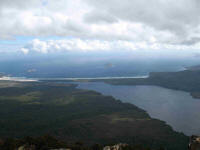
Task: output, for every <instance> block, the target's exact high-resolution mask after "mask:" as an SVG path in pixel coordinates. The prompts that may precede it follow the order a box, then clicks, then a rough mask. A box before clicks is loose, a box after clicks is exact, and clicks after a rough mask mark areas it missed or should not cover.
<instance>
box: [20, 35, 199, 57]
mask: <svg viewBox="0 0 200 150" xmlns="http://www.w3.org/2000/svg"><path fill="white" fill-rule="evenodd" d="M199 48H200V43H198V44H195V45H193V46H187V45H173V44H159V43H155V39H154V38H153V37H152V39H150V41H149V42H145V41H144V42H141V41H138V42H133V41H124V40H114V41H106V40H105V41H102V40H88V39H86V40H82V39H78V38H73V39H62V40H46V41H44V40H39V39H34V40H32V41H31V42H30V43H28V44H27V45H25V46H24V47H23V48H21V51H22V52H23V53H24V54H28V53H36V52H37V53H43V54H45V53H56V52H90V51H112V52H117V51H121V50H124V51H134V50H149V51H152V50H163V51H164V50H172V49H173V50H197V49H199Z"/></svg>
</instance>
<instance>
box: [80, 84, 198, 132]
mask: <svg viewBox="0 0 200 150" xmlns="http://www.w3.org/2000/svg"><path fill="white" fill-rule="evenodd" d="M78 88H81V89H89V90H95V91H97V92H100V93H102V94H104V95H111V96H113V97H115V98H116V99H120V100H121V101H123V102H129V103H132V104H135V105H136V106H138V107H140V108H142V109H144V110H146V111H147V112H148V113H149V115H150V116H151V117H153V118H157V119H160V120H163V121H166V123H167V124H169V125H171V126H172V127H173V129H174V130H176V131H179V132H183V133H185V134H186V135H192V134H200V99H194V98H192V97H191V95H190V94H189V93H187V92H183V91H176V90H171V89H166V88H162V87H158V86H119V85H117V86H116V85H109V84H105V83H101V82H95V83H79V86H78Z"/></svg>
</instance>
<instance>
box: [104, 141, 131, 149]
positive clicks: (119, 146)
mask: <svg viewBox="0 0 200 150" xmlns="http://www.w3.org/2000/svg"><path fill="white" fill-rule="evenodd" d="M127 146H128V144H123V143H119V144H116V145H113V146H105V147H104V148H103V150H123V149H124V148H126V147H127Z"/></svg>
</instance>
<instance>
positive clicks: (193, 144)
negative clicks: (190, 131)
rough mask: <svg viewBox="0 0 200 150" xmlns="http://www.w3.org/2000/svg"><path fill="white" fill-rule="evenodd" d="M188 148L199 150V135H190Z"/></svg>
mask: <svg viewBox="0 0 200 150" xmlns="http://www.w3.org/2000/svg"><path fill="white" fill-rule="evenodd" d="M189 150H200V137H199V136H195V135H193V136H191V137H190V143H189Z"/></svg>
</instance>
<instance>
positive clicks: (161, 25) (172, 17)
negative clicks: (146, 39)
mask: <svg viewBox="0 0 200 150" xmlns="http://www.w3.org/2000/svg"><path fill="white" fill-rule="evenodd" d="M88 3H89V4H90V5H91V6H93V7H95V9H96V11H97V12H101V11H106V12H108V13H109V14H110V15H112V16H114V17H116V18H118V19H120V20H126V21H132V22H138V23H143V24H144V25H147V26H151V27H153V28H154V29H155V30H159V31H163V30H165V31H169V32H171V33H173V34H174V35H175V36H177V37H178V38H182V39H181V40H184V38H189V35H190V29H191V28H196V26H198V25H199V24H200V1H198V0H189V1H188V0H177V1H174V0H167V1H166V0H149V1H146V0H123V1H121V0H109V1H106V0H88ZM191 40H192V39H191Z"/></svg>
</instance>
